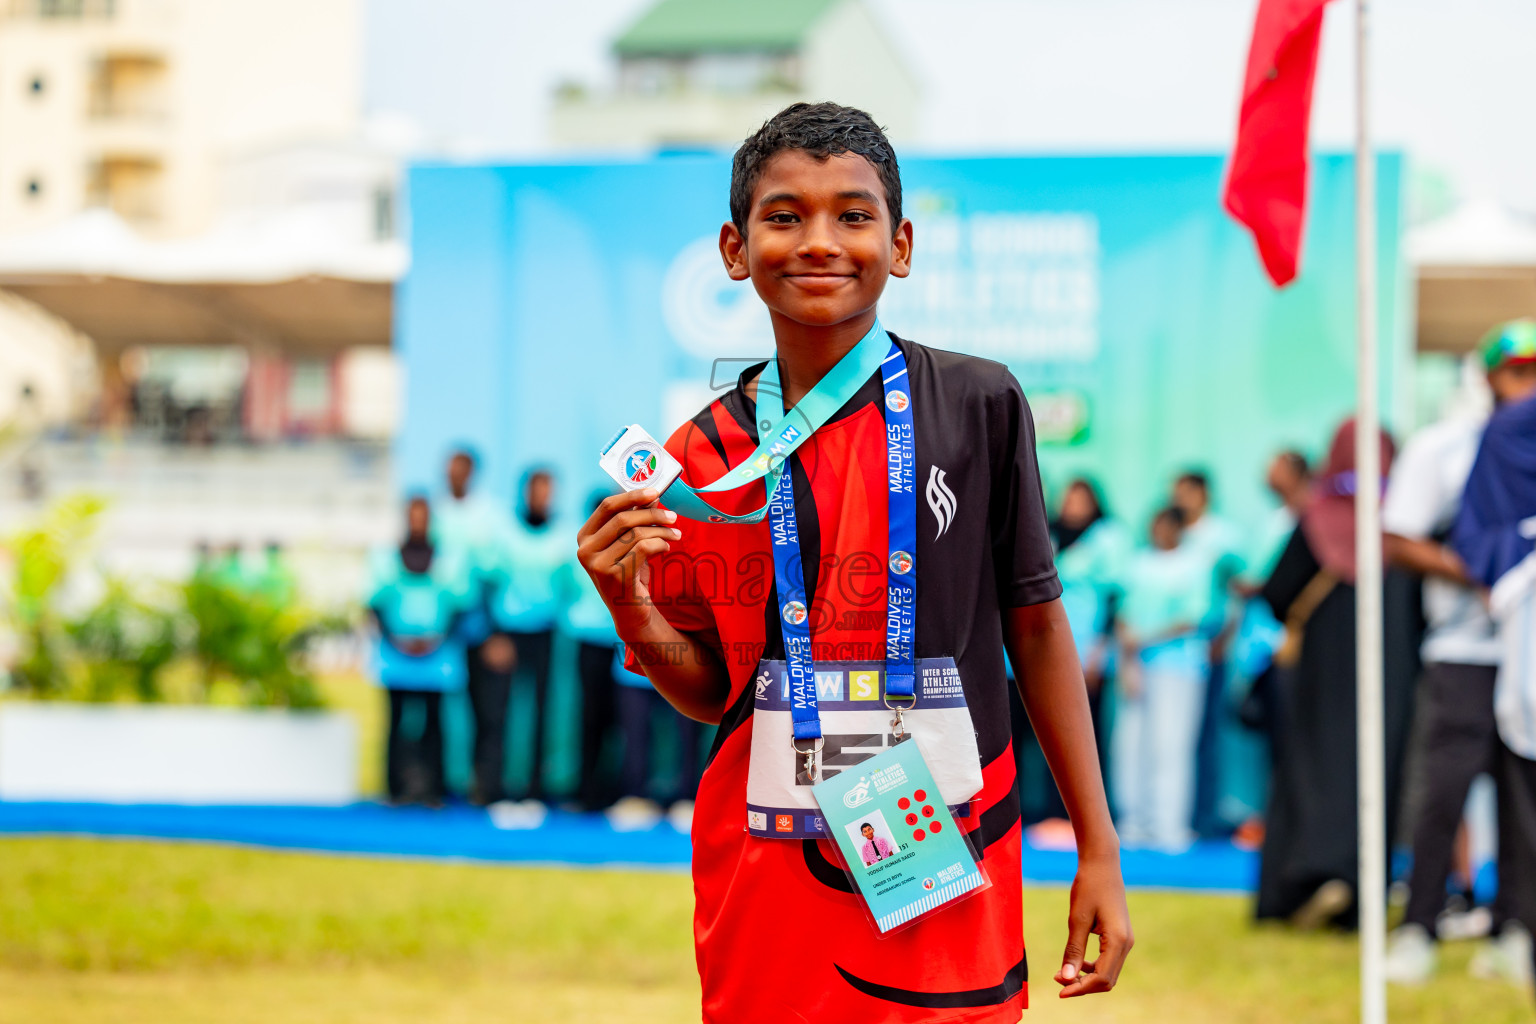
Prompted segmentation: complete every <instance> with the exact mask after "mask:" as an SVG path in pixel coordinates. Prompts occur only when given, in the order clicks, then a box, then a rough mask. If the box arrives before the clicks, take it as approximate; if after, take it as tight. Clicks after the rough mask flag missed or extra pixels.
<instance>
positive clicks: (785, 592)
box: [759, 344, 991, 935]
mask: <svg viewBox="0 0 1536 1024" xmlns="http://www.w3.org/2000/svg"><path fill="white" fill-rule="evenodd" d="M880 368H881V369H880V372H881V379H882V382H883V384H884V390H885V410H886V411H885V422H886V437H887V445H888V453H889V454H888V458H887V460H886V463H887V467H888V470H887V483H888V487H887V492H888V514H889V526H888V530H889V554H888V557H887V559H886V581H887V587H886V600H887V608H886V616H885V620H886V643H885V672H884V679H883V682H884V692H883V694H882V700H883V701H884V703H885V706H886V707H887V708H888V709H889V710H890V711H891V712H892V715H893V718H892V719H891V736H892V739H894V740H895V741H896V742H895V745H894V746H893V747H891V748H890V749H889V750H887V751H885V752H884V753H882V754H879V755H877V756H876V757H873V758H871V759H869V760H867V761H864V762H862V763H860V764H859V766H858V768H857V769H855V770H850V771H844V772H841V773H839V774H838V775H836V776H834V777H832V778H831V779H825V780H824V779H820V778H819V772H820V766H819V755H820V753H821V751H822V748H823V746H824V741H823V737H822V732H821V717H820V714H819V713H818V710H817V693H816V674H815V670H814V659H813V655H812V648H811V631H810V621H809V620H810V609H809V603H808V601H807V595H806V593H805V582H804V581H805V573H804V569H803V565H802V562H801V555H800V537H799V527H798V523H797V522H796V519H795V498H794V483H793V475H792V474H791V473H786V472H781V473H780V474H779V475H778V479H777V482H776V484H775V486H774V487H773V489H772V490H771V491H770V494H769V501H768V505H767V506H766V511H767V515H768V518H769V523H770V527H771V529H770V537H771V541H772V547H773V564H774V583H775V590H776V592H777V595H778V599H779V604H780V607H779V611H780V618H781V619H782V622H783V634H784V650H785V657H786V668H787V674H788V677H789V678H788V682H789V694H790V711H791V718H792V723H793V724H792V735H791V739H790V743H791V744H792V745H793V747H794V750H795V754H796V756H797V757H801V758H804V759H805V771H806V773H807V775H808V776H809V777H810V778H811V779H812V780H814V785H813V787H812V792H813V794H815V796H816V799H817V803H818V804H819V805H820V807H821V811H822V815H823V818H824V819H825V821H826V823H827V833H828V834H829V835H830V836H831V838H832V840H833V844H832V845H833V846H834V847H835V848H836V850H837V857H838V861H839V863H840V864H841V866H842V868H843V871H844V873H845V874H846V875H847V876H848V881H849V883H850V884H851V885H852V887H853V889H854V891H856V892H858V893H859V894H860V895H861V896H862V897H863V903H864V908H865V912H866V913H867V914H868V916H869V919H870V923H871V924H872V925H873V926H874V928H875V930H876V932H877V933H879V934H880V935H889V934H892V933H893V932H897V931H901V930H904V929H906V928H909V927H911V926H912V925H914V924H916V923H918V922H919V921H921V920H923V919H925V918H927V917H928V916H929V915H931V914H935V913H938V912H940V911H942V910H944V909H946V908H948V907H950V906H951V905H953V904H954V903H955V902H957V901H958V900H961V899H964V898H966V897H968V896H972V895H974V894H975V893H977V892H981V891H982V890H983V889H986V888H988V887H989V886H990V884H991V883H990V882H989V881H988V879H987V876H986V873H985V871H983V869H982V867H981V865H980V863H979V862H978V861H977V859H976V857H975V855H974V853H973V851H972V849H971V847H970V845H969V843H968V842H967V840H966V838H965V836H964V834H963V833H962V832H961V831H960V827H959V825H958V824H957V823H956V822H955V819H954V817H953V815H951V814H950V812H949V808H948V807H947V806H946V805H945V802H944V800H943V799H942V797H941V794H940V793H939V790H938V786H937V784H936V783H935V782H934V780H933V776H932V774H931V772H930V771H929V769H928V764H927V762H926V761H925V760H924V759H923V756H922V753H921V748H920V744H919V743H918V742H917V741H916V740H914V739H913V738H912V737H911V736H910V735H909V733H908V730H907V727H906V723H905V722H904V721H903V717H902V716H903V712H904V711H907V710H910V709H911V708H912V707H914V706H915V705H916V703H917V693H916V672H915V652H914V640H915V637H916V617H917V584H916V579H917V559H916V549H917V467H916V443H915V437H914V433H913V421H912V400H911V396H910V384H909V383H908V381H909V378H908V376H907V366H906V359H905V357H904V356H903V355H902V353H901V350H900V349H899V348H897V347H896V345H895V344H892V345H891V346H890V348H889V350H888V354H887V355H886V357H885V359H884V360H883V361H882V362H881V364H880ZM777 369H778V368H777V365H776V364H775V363H772V362H770V363H769V364H768V367H767V369H766V370H765V371H764V372H763V376H762V378H761V380H760V381H759V394H760V395H766V394H772V393H774V392H775V391H777V390H778V388H777V385H778V374H777Z"/></svg>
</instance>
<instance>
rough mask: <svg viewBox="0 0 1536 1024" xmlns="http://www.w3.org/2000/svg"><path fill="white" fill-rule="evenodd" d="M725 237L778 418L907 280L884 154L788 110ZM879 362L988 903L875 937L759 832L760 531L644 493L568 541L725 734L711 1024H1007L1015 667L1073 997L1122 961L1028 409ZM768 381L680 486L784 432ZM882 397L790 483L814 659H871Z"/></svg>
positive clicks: (1121, 899)
mask: <svg viewBox="0 0 1536 1024" xmlns="http://www.w3.org/2000/svg"><path fill="white" fill-rule="evenodd" d="M731 213H732V220H731V222H730V223H727V224H725V225H724V226H723V227H722V229H721V236H720V251H721V255H722V257H723V258H724V261H725V265H726V270H727V272H728V273H729V274H730V276H731V277H732V278H733V279H735V280H738V281H744V280H749V279H750V280H751V281H752V283H753V286H754V287H755V289H756V290H757V292H758V294H759V296H760V297H761V298H762V299H763V301H764V302H765V303H766V304H767V306H768V308H769V312H770V315H771V318H772V321H773V327H774V336H775V342H776V345H777V350H778V355H777V358H778V361H779V379H780V382H781V387H782V390H783V395H782V402H783V407H785V408H788V407H791V406H793V405H794V403H795V402H797V401H798V400H799V399H800V397H801V396H803V395H804V394H805V393H806V392H807V391H809V390H810V389H811V388H812V387H813V386H814V385H815V384H816V383H817V382H818V381H819V380H820V379H821V378H822V377H823V376H824V375H825V374H826V373H827V372H828V370H830V369H831V367H833V366H834V365H835V364H836V363H837V362H838V361H839V360H840V359H841V358H842V357H843V356H844V355H845V354H846V353H848V352H849V351H850V350H851V349H852V348H853V347H854V346H855V345H856V344H857V343H859V341H860V340H861V339H862V338H863V337H864V336H865V335H866V334H867V333H868V332H869V330H870V329H871V327H872V326H873V325H874V323H875V307H876V303H877V302H878V300H879V297H880V294H881V292H882V291H883V290H884V286H885V282H886V280H887V279H888V278H889V277H891V276H897V277H904V276H906V274H907V273H908V271H909V268H910V261H911V256H912V225H911V223H910V222H909V221H907V220H905V219H903V218H902V216H901V183H900V177H899V175H898V171H897V164H896V157H895V154H894V152H892V150H891V148H890V144H889V143H888V142H887V141H886V139H885V136H884V135H883V133H881V132H880V130H879V128H878V127H877V126H875V125H874V123H873V122H872V121H871V120H870V118H869V117H868V115H867V114H864V113H863V112H862V111H857V110H851V109H849V108H845V107H839V106H837V105H835V104H817V105H809V104H795V105H794V106H791V107H789V108H788V109H786V110H785V111H783V112H782V113H780V114H779V115H778V116H776V117H775V118H773V119H772V120H770V121H769V122H768V123H767V124H765V125H764V126H763V128H762V129H761V130H759V131H758V133H757V134H755V135H754V136H753V137H752V138H750V139H748V140H747V142H746V143H745V144H743V146H742V147H741V150H740V151H738V153H737V154H736V159H735V165H734V168H733V175H732V187H731ZM892 340H893V341H894V342H895V344H896V345H897V346H898V347H899V348H900V350H901V353H902V355H904V356H905V360H906V366H907V371H908V374H909V376H910V378H911V379H910V388H909V391H910V396H911V403H912V408H913V409H914V410H915V423H914V428H915V448H916V458H917V489H918V494H919V496H920V498H921V499H922V500H919V501H918V502H917V506H918V508H917V550H916V551H915V552H914V553H913V554H915V561H916V565H917V566H918V567H919V568H918V571H917V605H916V622H917V632H916V651H915V653H916V656H917V657H918V658H925V657H951V658H953V659H954V661H955V664H956V666H957V667H958V669H959V675H960V679H961V683H962V687H963V690H964V695H965V700H966V704H967V705H968V707H969V711H970V715H971V720H972V723H973V725H974V728H975V732H976V743H977V752H978V754H979V756H980V760H981V765H980V768H981V789H980V791H979V792H978V793H976V794H975V795H974V796H973V797H971V798H970V813H969V815H968V816H967V817H964V818H961V819H960V822H959V823H960V825H961V827H962V828H963V829H965V830H966V831H967V833H968V835H969V838H970V840H971V845H972V847H973V849H975V850H976V851H977V856H978V860H979V861H981V863H982V864H983V865H984V867H985V869H986V871H987V874H988V876H989V877H990V879H991V880H992V886H991V888H989V889H987V890H984V891H982V892H981V893H979V894H977V895H975V896H973V897H972V898H970V899H966V900H963V901H960V902H958V903H956V904H954V905H952V906H949V907H947V908H945V909H943V910H942V911H940V912H938V913H936V914H934V915H932V916H931V917H928V918H925V919H923V920H922V921H920V922H919V923H918V924H917V925H916V926H914V927H912V928H910V929H908V930H906V931H902V932H900V933H897V934H895V935H892V936H887V937H885V938H878V937H877V933H876V932H875V930H874V929H873V928H872V927H871V925H870V924H869V921H868V918H867V916H866V914H865V911H864V908H863V907H862V906H861V905H860V898H859V897H858V895H856V894H855V893H854V892H853V890H852V887H851V886H850V884H849V883H848V880H847V878H846V877H845V875H844V874H843V872H842V870H841V868H839V867H838V866H837V864H836V860H835V857H834V856H833V854H832V852H831V845H830V841H829V840H825V839H821V840H817V839H793V840H791V839H782V838H772V836H771V832H772V826H771V825H769V826H767V827H766V829H767V833H768V834H767V835H766V836H765V834H763V833H762V832H759V833H758V834H754V832H753V831H751V830H749V829H748V827H747V825H748V820H749V816H748V808H747V803H746V792H747V779H748V775H749V772H750V770H751V757H750V754H751V748H752V732H753V710H754V698H755V697H756V696H757V693H756V690H757V679H756V677H755V671H754V670H755V667H756V666H757V665H758V663H759V661H761V660H763V659H774V658H779V659H782V658H783V657H784V636H783V630H782V627H781V623H780V615H779V610H780V602H779V600H778V599H777V598H776V596H775V577H774V567H773V558H772V556H771V555H770V540H769V527H768V524H766V523H759V524H755V525H737V524H727V523H709V522H694V521H691V520H690V521H688V522H686V523H682V524H679V523H678V520H677V517H676V515H675V514H674V513H672V512H671V511H669V510H667V509H666V508H664V507H660V506H658V505H656V504H654V502H655V501H656V499H657V498H658V495H657V494H656V492H654V491H642V492H630V493H627V494H624V495H619V496H616V497H615V498H612V499H609V500H608V501H607V502H605V503H604V505H603V506H602V507H601V508H599V509H598V511H597V512H595V513H594V514H593V516H592V518H591V519H589V520H588V521H587V523H586V524H585V525H584V526H583V528H582V530H581V533H580V535H579V538H578V539H579V543H580V557H581V561H582V564H583V565H584V566H585V567H586V568H587V570H588V572H589V573H590V574H591V576H592V578H593V580H594V582H595V583H596V584H597V586H598V589H599V591H600V593H602V594H603V596H604V598H605V600H606V601H607V602H608V604H609V607H610V609H611V610H612V612H613V615H614V621H615V624H616V625H617V626H618V629H619V633H620V635H621V636H622V637H623V638H624V640H625V642H626V644H627V645H628V646H629V649H630V659H631V664H632V666H633V667H636V668H638V669H640V670H643V671H644V672H645V673H646V675H647V676H649V677H650V679H651V680H652V682H653V683H654V684H655V686H656V688H657V690H659V691H660V692H661V693H662V694H663V695H664V696H666V698H667V699H668V700H669V701H671V702H672V703H673V704H674V705H675V706H676V707H677V708H678V709H679V710H681V711H682V712H683V713H684V714H688V715H691V716H693V717H695V718H698V719H700V720H702V721H710V722H719V723H720V726H721V728H720V731H719V735H718V738H717V740H716V743H715V749H714V750H713V751H712V754H711V758H710V764H709V767H708V769H707V770H706V771H705V773H704V779H703V783H702V785H701V787H700V790H699V797H698V802H697V804H696V808H695V815H694V829H693V841H694V868H693V873H694V888H695V896H696V901H697V907H696V912H695V919H694V934H695V942H696V947H697V953H698V963H699V973H700V977H701V979H702V982H703V989H704V1018H705V1020H707V1021H718V1022H730V1024H743V1022H753V1021H764V1022H767V1021H774V1022H778V1021H784V1020H807V1021H827V1020H872V1021H873V1020H878V1021H978V1022H979V1021H986V1022H994V1021H1016V1020H1018V1019H1019V1011H1020V1010H1022V1009H1023V1007H1024V1006H1025V1005H1026V1003H1027V988H1026V978H1027V969H1026V966H1025V959H1024V940H1023V933H1022V911H1021V900H1020V886H1021V883H1020V875H1021V873H1020V866H1019V844H1020V830H1019V811H1018V803H1017V800H1016V799H1015V798H1014V795H1013V794H1014V768H1013V765H1014V760H1013V755H1012V752H1011V750H1010V748H1009V716H1008V702H1007V690H1006V687H1007V680H1006V675H1005V671H1004V664H1003V652H1004V649H1005V647H1006V650H1007V652H1008V655H1009V656H1010V657H1011V658H1012V659H1013V662H1014V668H1015V675H1016V676H1017V678H1018V679H1020V680H1021V681H1022V683H1021V691H1022V694H1023V697H1024V702H1025V706H1026V707H1027V708H1028V710H1029V712H1030V716H1031V719H1032V720H1033V721H1034V723H1035V729H1036V732H1037V733H1038V734H1039V736H1040V740H1041V744H1042V747H1043V748H1044V749H1045V752H1046V755H1047V757H1048V759H1049V760H1050V763H1051V767H1052V770H1053V772H1054V774H1055V776H1056V778H1057V779H1058V780H1059V783H1060V787H1061V790H1062V795H1063V797H1064V799H1065V801H1066V803H1067V806H1068V808H1069V810H1070V811H1071V814H1072V820H1073V823H1074V826H1075V828H1076V831H1077V837H1078V850H1079V872H1078V877H1077V881H1076V883H1075V884H1074V886H1073V890H1072V912H1071V918H1070V927H1069V935H1068V941H1067V947H1066V954H1065V956H1064V957H1063V962H1062V967H1061V970H1060V971H1059V972H1058V973H1057V975H1056V980H1057V981H1058V982H1059V983H1060V984H1061V985H1062V986H1063V988H1062V995H1064V996H1073V995H1080V994H1085V993H1089V992H1098V991H1107V990H1108V989H1110V988H1112V987H1113V986H1114V983H1115V980H1116V978H1117V976H1118V974H1119V970H1120V966H1121V963H1122V962H1123V960H1124V958H1125V955H1126V953H1127V952H1128V951H1129V949H1130V946H1131V942H1132V938H1131V929H1130V922H1129V917H1128V915H1127V913H1126V908H1125V893H1124V886H1123V884H1122V882H1121V878H1120V867H1119V852H1118V840H1117V839H1116V836H1115V832H1114V828H1113V825H1112V824H1111V822H1110V818H1109V812H1108V808H1107V806H1106V804H1105V799H1104V790H1103V784H1102V782H1101V780H1100V777H1099V769H1098V761H1097V755H1096V753H1095V746H1094V741H1093V731H1092V724H1091V721H1090V718H1089V712H1088V702H1087V692H1086V689H1085V687H1084V685H1083V680H1082V672H1081V669H1080V668H1079V666H1078V663H1077V655H1076V651H1075V647H1074V645H1073V643H1072V638H1071V634H1070V631H1069V629H1068V626H1067V621H1066V616H1065V614H1064V612H1063V611H1062V610H1061V607H1060V602H1059V600H1058V598H1059V596H1060V594H1061V586H1060V584H1059V583H1058V582H1057V579H1056V572H1055V568H1054V565H1053V560H1052V552H1051V546H1050V541H1049V539H1048V537H1047V534H1046V522H1045V511H1044V506H1043V501H1042V497H1041V491H1040V479H1039V472H1038V469H1037V467H1036V463H1035V445H1034V428H1033V423H1032V421H1031V418H1030V413H1029V406H1028V404H1027V403H1026V402H1025V399H1024V395H1023V392H1022V391H1021V390H1020V388H1019V385H1018V383H1017V382H1016V381H1015V380H1014V379H1013V376H1012V375H1011V374H1010V373H1009V372H1008V370H1007V369H1006V368H1005V367H1003V366H1001V365H1000V364H997V363H993V362H990V361H987V360H982V359H976V358H972V357H969V356H963V355H957V354H954V353H950V352H942V351H938V350H935V349H929V348H925V347H923V346H922V345H918V344H914V343H912V342H908V341H905V340H903V339H900V338H895V337H894V336H892ZM764 365H765V364H759V365H757V366H753V367H750V368H748V369H747V370H746V372H744V373H743V374H742V376H741V379H740V381H739V382H738V385H737V387H736V388H735V389H733V390H732V391H730V392H729V393H727V394H726V395H725V396H724V397H722V398H721V399H720V400H718V401H716V402H714V403H712V404H711V405H710V406H709V407H708V408H707V409H705V410H704V411H703V412H701V413H699V414H698V415H697V416H696V417H694V419H693V420H692V421H691V422H690V423H688V424H686V425H684V426H683V427H682V428H681V429H679V430H678V431H677V433H675V434H674V435H673V437H672V438H671V440H670V441H669V442H668V444H667V448H668V450H669V451H670V452H671V453H672V454H673V455H674V456H675V457H676V458H677V459H678V460H679V461H680V462H681V463H682V465H683V467H684V478H685V479H686V480H687V481H688V482H689V483H692V484H694V485H695V486H698V485H702V484H705V483H709V482H711V481H713V480H716V479H718V478H719V477H720V476H721V475H723V474H724V473H725V472H726V471H727V470H728V469H730V468H731V467H733V466H736V465H738V464H740V463H741V462H742V461H743V460H745V459H746V458H747V457H748V456H749V455H750V454H751V453H752V452H753V450H754V449H755V448H756V446H757V444H758V441H759V436H758V435H759V430H760V428H761V425H763V424H766V423H771V422H772V421H773V420H774V419H776V418H777V408H771V407H770V406H768V405H764V406H762V407H761V408H760V406H759V396H758V393H757V386H758V382H759V377H760V375H761V373H762V370H763V368H764ZM883 398H884V391H883V388H882V381H881V377H880V374H879V373H876V374H874V375H872V376H871V377H870V378H869V379H868V380H867V381H866V382H865V383H864V385H863V386H862V388H861V389H860V390H859V391H858V392H857V393H856V394H854V396H853V398H852V399H850V400H849V401H848V402H847V403H846V404H845V405H844V406H843V407H842V408H841V409H840V410H839V411H838V412H837V413H836V414H835V415H833V417H832V418H831V419H830V420H829V421H828V422H826V423H825V424H824V425H823V426H821V427H820V428H819V429H818V430H816V432H815V433H814V434H813V435H812V437H811V439H810V440H809V441H808V442H806V443H805V444H803V446H802V447H800V448H799V449H798V450H797V451H796V452H795V453H794V455H793V456H792V457H791V459H790V460H789V465H788V467H787V470H788V473H789V477H790V480H791V482H792V485H793V494H794V505H795V508H796V516H797V521H798V527H799V543H800V545H801V548H802V551H803V555H802V559H803V566H804V575H805V593H806V595H807V602H806V603H807V604H808V605H809V623H810V631H811V638H812V649H813V656H814V658H815V660H816V662H818V663H821V662H851V661H879V660H880V659H882V658H883V657H884V653H885V645H886V636H887V634H886V623H885V615H886V601H887V589H886V582H885V580H886V559H887V555H886V552H887V537H888V530H887V515H886V511H887V469H886V460H887V457H888V451H889V450H888V446H887V428H886V422H885V418H884V415H883V410H882V404H883ZM763 399H764V400H765V402H767V401H771V402H773V403H775V405H776V404H777V403H778V402H779V400H780V398H779V395H777V394H774V395H767V394H765V395H764V396H763ZM662 500H663V502H664V501H665V499H662ZM764 500H765V496H764V489H763V486H762V485H761V484H754V485H750V486H748V487H744V488H741V489H740V490H738V491H735V492H727V493H726V495H725V498H724V500H723V501H722V502H721V504H720V509H721V511H723V512H726V513H728V514H733V515H734V514H744V513H746V512H749V511H751V510H752V509H755V508H757V507H760V506H761V505H762V504H763V502H764ZM960 798H961V799H964V795H961V797H960ZM754 827H755V828H757V829H759V830H761V829H763V828H764V827H765V826H763V825H762V824H757V825H755V826H754ZM1090 934H1097V935H1098V936H1099V956H1098V957H1097V959H1095V960H1086V959H1085V954H1086V952H1087V943H1088V936H1089V935H1090Z"/></svg>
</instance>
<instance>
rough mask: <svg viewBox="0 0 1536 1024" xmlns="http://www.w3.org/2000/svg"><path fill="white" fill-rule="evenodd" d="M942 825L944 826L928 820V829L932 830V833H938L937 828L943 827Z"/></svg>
mask: <svg viewBox="0 0 1536 1024" xmlns="http://www.w3.org/2000/svg"><path fill="white" fill-rule="evenodd" d="M943 827H944V826H943V825H941V824H939V823H938V822H936V821H930V822H929V823H928V831H929V832H932V833H933V834H934V835H938V834H939V830H940V829H941V828H943Z"/></svg>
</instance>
